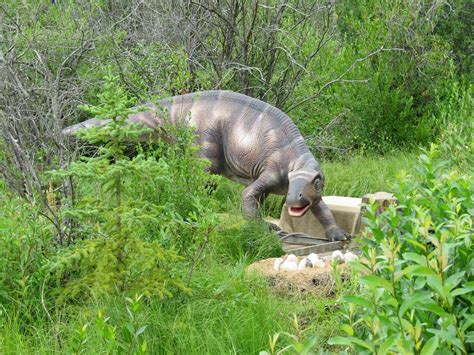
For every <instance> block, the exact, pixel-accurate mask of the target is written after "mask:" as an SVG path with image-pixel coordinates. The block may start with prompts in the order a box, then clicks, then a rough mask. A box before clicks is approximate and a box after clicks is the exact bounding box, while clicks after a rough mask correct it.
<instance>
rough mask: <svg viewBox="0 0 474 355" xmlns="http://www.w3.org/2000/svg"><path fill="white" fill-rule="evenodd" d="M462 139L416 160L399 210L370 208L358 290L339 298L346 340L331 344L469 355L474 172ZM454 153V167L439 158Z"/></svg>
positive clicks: (473, 333) (472, 343)
mask: <svg viewBox="0 0 474 355" xmlns="http://www.w3.org/2000/svg"><path fill="white" fill-rule="evenodd" d="M465 133H468V134H467V135H466V134H462V132H459V131H457V132H456V145H452V142H450V141H449V139H447V142H443V143H441V147H439V146H437V145H432V146H431V148H430V150H427V151H425V152H424V153H423V154H421V155H420V159H419V164H418V171H417V172H416V174H414V175H413V176H410V175H407V176H404V177H403V178H402V180H401V182H400V185H399V188H398V191H397V194H396V196H397V198H398V200H399V203H400V204H399V205H398V206H395V205H392V206H390V208H388V209H387V210H386V211H385V212H383V213H382V214H380V215H379V216H377V215H376V214H375V210H376V207H377V206H370V207H369V209H368V213H367V215H366V225H367V228H368V229H367V233H366V238H365V239H364V240H363V242H364V246H363V247H362V251H363V259H362V260H361V262H358V263H355V264H354V265H353V266H354V268H355V269H356V270H357V271H358V272H359V273H360V274H361V275H363V276H360V277H359V278H358V280H359V281H360V284H361V290H360V293H359V294H357V295H348V296H345V297H343V300H344V302H345V312H344V317H345V319H344V320H345V324H344V325H343V326H342V330H344V331H345V332H346V333H347V337H337V338H334V339H332V340H331V343H332V344H340V345H349V346H350V347H351V348H353V349H354V350H355V351H357V352H358V353H381V354H385V353H388V352H391V351H395V352H397V353H421V354H433V353H435V352H436V351H441V352H446V353H456V354H467V353H472V351H474V318H473V311H474V283H473V280H474V274H473V272H474V228H473V219H472V218H473V214H474V195H473V191H474V169H473V167H472V133H471V132H465ZM448 136H449V135H448ZM466 138H468V139H469V141H467V140H466ZM453 148H454V149H456V150H457V153H459V154H458V155H457V156H456V159H455V160H453V159H450V158H449V157H447V156H446V155H443V151H444V152H452V149H453ZM459 148H461V149H459ZM458 149H459V150H458ZM459 160H461V164H460V165H458V166H457V168H456V164H454V162H458V163H459ZM467 162H470V163H471V164H469V165H465V163H467ZM453 165H454V167H453Z"/></svg>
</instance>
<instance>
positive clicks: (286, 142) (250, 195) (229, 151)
mask: <svg viewBox="0 0 474 355" xmlns="http://www.w3.org/2000/svg"><path fill="white" fill-rule="evenodd" d="M146 107H147V108H148V110H147V111H144V112H139V113H134V114H131V115H129V117H128V119H127V121H128V122H131V123H141V124H144V125H145V126H147V127H149V128H151V129H152V130H153V131H154V133H155V134H156V135H159V133H160V127H162V126H163V124H164V123H168V124H175V125H179V124H183V125H190V126H191V127H192V128H193V130H194V131H195V133H196V135H197V144H199V146H200V147H201V149H200V156H201V157H202V158H205V159H208V160H209V161H210V162H211V165H210V168H209V169H210V172H211V173H213V174H220V175H223V176H225V177H227V178H229V179H231V180H233V181H235V182H238V183H242V184H244V185H245V186H246V188H245V189H244V190H243V192H242V211H243V214H244V217H246V218H248V219H253V218H258V216H259V205H260V204H262V202H263V201H264V199H265V198H266V196H267V195H268V194H269V193H273V194H277V195H287V196H286V206H287V207H288V212H289V214H290V215H291V216H295V217H299V216H303V215H304V214H305V213H306V212H307V211H311V213H313V214H314V215H315V216H316V218H318V220H319V221H320V222H321V224H322V226H323V227H324V230H325V234H326V238H327V239H328V240H329V241H339V240H346V238H348V237H349V235H348V233H346V232H345V231H344V230H342V229H341V228H340V227H338V226H337V224H336V222H335V220H334V217H333V215H332V213H331V211H330V210H329V208H328V207H327V206H326V205H325V203H324V202H323V200H322V199H321V195H322V190H323V186H324V175H323V173H322V171H321V167H320V165H319V163H318V162H317V161H316V159H315V158H314V156H313V154H312V153H311V152H310V150H309V149H308V147H307V146H306V144H305V142H304V139H303V136H302V135H301V133H300V132H299V130H298V128H297V127H296V125H295V124H294V123H293V122H292V121H291V119H290V118H289V117H288V116H287V115H286V114H284V113H283V112H282V111H280V110H279V109H277V108H275V107H273V106H271V105H269V104H267V103H265V102H263V101H260V100H257V99H254V98H251V97H248V96H245V95H242V94H238V93H235V92H231V91H204V92H198V93H192V94H186V95H181V96H175V97H172V98H168V99H165V100H162V101H160V102H158V103H157V105H156V106H155V105H152V104H147V105H146ZM106 123H107V120H98V119H94V118H93V119H90V120H87V121H84V122H82V123H79V124H76V125H73V126H70V127H67V128H65V129H64V130H63V133H64V134H66V135H69V134H72V133H74V132H76V131H78V130H80V129H84V128H88V127H91V126H99V125H104V124H106Z"/></svg>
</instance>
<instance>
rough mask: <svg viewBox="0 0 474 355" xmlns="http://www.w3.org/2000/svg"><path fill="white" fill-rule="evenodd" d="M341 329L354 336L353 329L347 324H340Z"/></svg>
mask: <svg viewBox="0 0 474 355" xmlns="http://www.w3.org/2000/svg"><path fill="white" fill-rule="evenodd" d="M341 330H343V331H344V332H346V333H347V335H349V336H354V329H353V328H352V327H351V326H350V325H349V324H343V325H341Z"/></svg>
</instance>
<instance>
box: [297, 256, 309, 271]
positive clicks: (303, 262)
mask: <svg viewBox="0 0 474 355" xmlns="http://www.w3.org/2000/svg"><path fill="white" fill-rule="evenodd" d="M307 262H308V259H307V258H303V259H301V260H300V262H299V264H298V270H304V269H305V268H306V263H307Z"/></svg>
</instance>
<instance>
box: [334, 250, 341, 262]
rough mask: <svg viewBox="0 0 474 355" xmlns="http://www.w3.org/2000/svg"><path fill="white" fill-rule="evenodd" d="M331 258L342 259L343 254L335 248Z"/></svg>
mask: <svg viewBox="0 0 474 355" xmlns="http://www.w3.org/2000/svg"><path fill="white" fill-rule="evenodd" d="M331 259H332V260H337V261H343V260H344V254H342V252H341V251H340V250H335V251H333V252H332V258H331Z"/></svg>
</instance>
